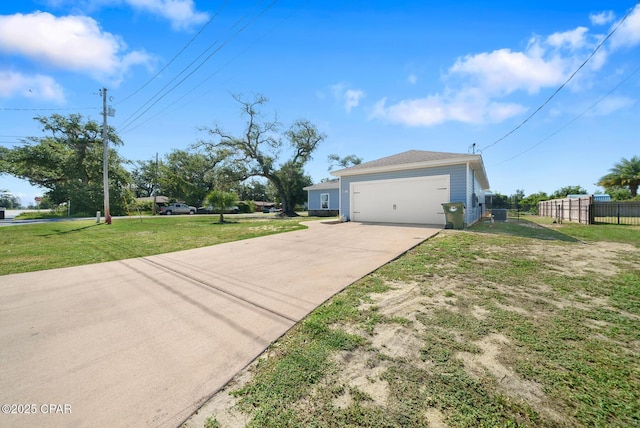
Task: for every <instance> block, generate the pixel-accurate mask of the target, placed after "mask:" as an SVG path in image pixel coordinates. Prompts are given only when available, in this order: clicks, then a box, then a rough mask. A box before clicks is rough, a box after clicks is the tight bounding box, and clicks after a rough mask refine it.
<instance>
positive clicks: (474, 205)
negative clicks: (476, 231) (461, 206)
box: [464, 165, 485, 225]
mask: <svg viewBox="0 0 640 428" xmlns="http://www.w3.org/2000/svg"><path fill="white" fill-rule="evenodd" d="M474 194H475V195H476V198H474V197H473V195H474ZM484 197H485V191H484V189H483V188H482V186H481V185H480V182H479V181H478V178H477V176H476V173H475V171H474V170H473V168H471V166H470V165H469V166H468V168H467V197H466V202H465V206H466V209H465V218H464V222H465V224H466V225H471V224H473V223H475V222H476V221H478V220H479V219H480V218H481V217H482V211H483V210H484V209H485V208H484ZM480 204H483V205H482V206H481V205H480Z"/></svg>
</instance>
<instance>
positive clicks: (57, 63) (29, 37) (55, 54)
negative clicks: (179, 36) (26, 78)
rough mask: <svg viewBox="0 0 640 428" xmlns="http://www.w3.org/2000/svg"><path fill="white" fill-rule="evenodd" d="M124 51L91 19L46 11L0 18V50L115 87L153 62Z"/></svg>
mask: <svg viewBox="0 0 640 428" xmlns="http://www.w3.org/2000/svg"><path fill="white" fill-rule="evenodd" d="M126 50H127V46H126V44H125V43H124V42H123V41H122V40H121V39H120V38H119V37H117V36H114V35H113V34H111V33H108V32H103V31H102V30H101V29H100V27H99V25H98V23H97V22H96V21H95V20H94V19H93V18H90V17H86V16H63V17H56V16H54V15H52V14H50V13H47V12H34V13H31V14H27V15H23V14H15V15H8V16H0V51H4V52H7V53H9V54H14V55H20V56H22V57H26V58H28V59H30V60H32V61H34V62H39V63H45V64H47V65H50V66H53V67H55V68H58V69H61V70H67V71H73V72H78V73H86V74H88V75H90V76H91V77H93V78H94V79H96V80H99V81H109V82H110V83H112V84H114V85H117V84H119V82H120V81H121V80H122V78H123V76H124V75H125V74H126V73H127V71H128V70H129V69H130V68H131V67H133V66H135V65H145V66H150V64H151V63H152V61H153V58H152V57H151V56H150V55H149V54H147V53H146V52H143V51H133V52H127V51H126Z"/></svg>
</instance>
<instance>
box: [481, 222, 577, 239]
mask: <svg viewBox="0 0 640 428" xmlns="http://www.w3.org/2000/svg"><path fill="white" fill-rule="evenodd" d="M469 230H470V231H472V232H479V233H490V234H493V235H510V236H520V237H523V238H532V239H542V240H545V241H564V242H581V241H580V240H578V239H576V238H574V237H572V236H569V235H566V234H564V233H561V232H558V231H557V230H552V229H549V228H546V227H544V226H541V225H539V224H537V223H534V222H531V221H528V220H523V219H518V220H516V219H509V220H507V221H496V222H494V223H490V222H488V221H479V222H478V223H476V224H474V225H473V226H471V227H470V228H469Z"/></svg>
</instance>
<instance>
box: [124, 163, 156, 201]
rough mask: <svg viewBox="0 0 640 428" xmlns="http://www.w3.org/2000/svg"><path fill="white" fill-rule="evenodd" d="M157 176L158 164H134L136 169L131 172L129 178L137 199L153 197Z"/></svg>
mask: <svg viewBox="0 0 640 428" xmlns="http://www.w3.org/2000/svg"><path fill="white" fill-rule="evenodd" d="M157 175H158V163H156V161H155V160H148V161H137V162H136V167H135V168H134V169H133V171H131V178H132V180H133V187H134V192H135V195H136V197H137V198H142V197H146V196H152V195H153V190H154V188H157V178H158V177H157ZM156 194H160V193H156Z"/></svg>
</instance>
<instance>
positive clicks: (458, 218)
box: [442, 202, 464, 230]
mask: <svg viewBox="0 0 640 428" xmlns="http://www.w3.org/2000/svg"><path fill="white" fill-rule="evenodd" d="M442 208H444V215H445V219H446V222H445V226H444V228H445V229H458V230H462V229H464V203H462V202H450V203H448V204H442Z"/></svg>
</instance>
